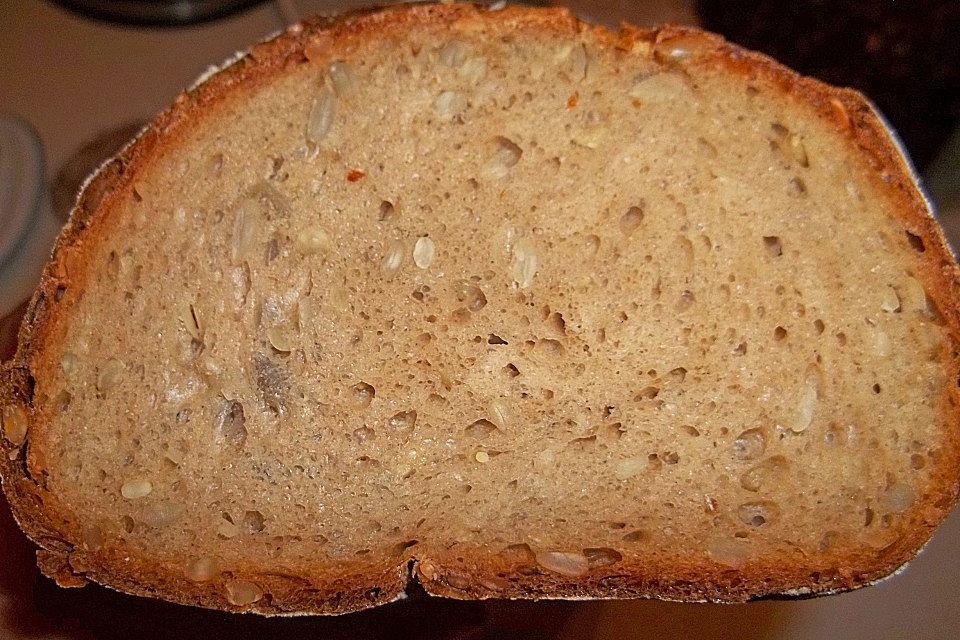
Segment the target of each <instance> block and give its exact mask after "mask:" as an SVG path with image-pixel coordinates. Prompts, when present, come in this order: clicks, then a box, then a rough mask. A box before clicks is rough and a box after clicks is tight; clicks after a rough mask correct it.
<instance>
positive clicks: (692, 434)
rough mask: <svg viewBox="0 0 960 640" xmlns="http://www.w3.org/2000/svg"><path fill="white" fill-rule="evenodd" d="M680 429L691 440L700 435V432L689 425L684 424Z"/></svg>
mask: <svg viewBox="0 0 960 640" xmlns="http://www.w3.org/2000/svg"><path fill="white" fill-rule="evenodd" d="M680 429H681V430H682V431H683V432H684V433H686V434H687V435H688V436H690V437H692V438H696V437H697V436H699V435H700V430H699V429H697V428H696V427H695V426H693V425H690V424H685V425H683V426H681V427H680Z"/></svg>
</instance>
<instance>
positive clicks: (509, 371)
mask: <svg viewBox="0 0 960 640" xmlns="http://www.w3.org/2000/svg"><path fill="white" fill-rule="evenodd" d="M503 372H504V373H505V374H506V375H507V377H509V378H516V377H517V376H519V375H520V370H519V369H517V367H516V365H514V364H513V363H512V362H508V363H507V364H506V366H504V367H503Z"/></svg>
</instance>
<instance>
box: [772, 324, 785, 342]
mask: <svg viewBox="0 0 960 640" xmlns="http://www.w3.org/2000/svg"><path fill="white" fill-rule="evenodd" d="M786 337H787V330H786V329H784V328H783V327H780V326H778V327H777V328H776V329H774V330H773V339H774V340H776V341H777V342H780V341H781V340H783V339H784V338H786Z"/></svg>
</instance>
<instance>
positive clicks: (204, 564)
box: [184, 557, 220, 582]
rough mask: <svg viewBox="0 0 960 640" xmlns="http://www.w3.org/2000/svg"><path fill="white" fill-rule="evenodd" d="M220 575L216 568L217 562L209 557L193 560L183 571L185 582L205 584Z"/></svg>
mask: <svg viewBox="0 0 960 640" xmlns="http://www.w3.org/2000/svg"><path fill="white" fill-rule="evenodd" d="M218 573H220V570H219V568H218V567H217V561H216V560H215V559H213V558H209V557H201V558H194V559H193V560H191V561H190V562H189V563H187V567H186V569H185V571H184V574H185V575H186V577H187V580H190V581H191V582H207V581H209V580H212V579H213V578H215V577H216V576H217V574H218Z"/></svg>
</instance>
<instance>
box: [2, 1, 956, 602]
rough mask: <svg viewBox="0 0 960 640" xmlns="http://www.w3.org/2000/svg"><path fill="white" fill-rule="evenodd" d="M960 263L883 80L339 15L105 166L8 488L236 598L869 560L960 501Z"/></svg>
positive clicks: (550, 23)
mask: <svg viewBox="0 0 960 640" xmlns="http://www.w3.org/2000/svg"><path fill="white" fill-rule="evenodd" d="M957 274H958V272H957V267H956V264H955V263H954V260H953V258H952V257H951V255H950V253H949V252H948V250H947V248H946V246H945V244H944V240H943V236H942V234H941V232H940V231H939V229H938V227H937V226H936V224H935V222H934V221H933V219H932V218H931V216H930V213H929V210H928V207H927V205H926V204H925V203H924V200H923V198H922V197H921V194H920V193H919V191H918V188H917V186H916V184H915V181H914V180H913V178H912V174H911V172H910V170H909V167H908V165H907V164H906V161H905V160H904V158H903V156H902V154H901V153H900V152H899V150H898V148H897V146H896V144H895V143H894V142H893V140H892V139H891V136H890V134H889V133H888V132H887V131H886V130H885V128H884V126H883V124H882V123H881V121H880V120H879V119H878V117H877V115H876V114H875V113H874V112H873V111H872V109H871V108H870V106H869V105H868V104H867V103H866V102H865V100H864V99H863V98H862V97H861V96H860V95H858V94H856V93H855V92H853V91H850V90H844V89H835V88H831V87H828V86H825V85H823V84H821V83H819V82H816V81H814V80H810V79H807V78H802V77H799V76H797V75H796V74H794V73H792V72H790V71H789V70H787V69H784V68H783V67H781V66H779V65H777V64H776V63H775V62H773V61H771V60H769V59H767V58H765V57H763V56H760V55H757V54H754V53H750V52H747V51H743V50H742V49H739V48H737V47H734V46H732V45H729V44H727V43H725V42H724V41H722V40H721V39H719V38H717V37H716V36H712V35H709V34H705V33H701V32H697V31H692V30H685V29H678V28H663V29H658V30H642V29H635V28H631V27H626V28H624V29H623V30H622V31H620V32H619V33H611V32H608V31H605V30H603V29H599V28H593V27H590V26H588V25H584V24H581V23H579V22H578V21H577V20H575V19H574V18H572V17H571V16H570V15H569V14H568V13H566V12H564V11H562V10H533V9H519V8H507V9H503V10H500V11H488V10H486V9H484V8H477V7H473V6H464V5H417V6H407V7H400V8H392V9H386V10H383V11H379V12H374V13H367V14H355V15H350V16H347V17H343V18H340V19H337V20H332V21H321V20H317V21H313V22H307V23H304V24H303V25H298V26H296V27H293V28H291V29H289V30H288V31H287V32H285V33H283V34H281V35H279V36H278V37H276V38H275V39H273V40H271V41H269V42H265V43H263V44H261V45H258V46H256V47H254V48H253V49H252V50H251V51H250V52H249V53H247V54H246V55H244V56H242V57H241V58H239V59H237V60H236V61H235V62H233V63H232V64H230V65H229V66H228V67H227V68H225V69H223V70H222V71H219V72H218V73H216V74H213V75H211V76H210V77H209V78H207V79H206V80H204V81H203V82H202V83H200V84H199V85H198V86H197V87H195V88H194V89H192V90H191V91H189V92H187V93H185V94H183V95H182V96H180V97H179V98H178V99H177V100H176V102H175V103H174V105H173V106H172V107H171V108H170V109H169V110H168V111H166V112H164V113H163V114H161V115H160V116H159V117H158V118H157V119H156V120H155V121H154V122H153V123H152V124H151V125H150V126H149V128H147V129H146V130H145V131H144V132H143V133H142V134H141V135H140V136H139V138H138V139H137V140H136V142H134V143H133V144H132V145H130V146H129V147H128V148H127V149H126V150H125V151H124V152H123V153H122V154H121V155H120V156H119V157H118V158H117V159H115V160H113V161H112V162H110V163H109V164H107V165H106V166H105V167H103V168H102V169H101V170H100V172H99V173H98V174H97V175H96V176H95V177H94V178H93V180H92V181H91V182H90V183H89V184H88V185H87V187H86V188H85V189H84V191H83V193H82V194H81V197H80V200H79V203H78V205H77V208H76V210H75V211H74V213H73V216H72V219H71V221H70V223H69V224H68V225H67V228H66V229H65V230H64V232H63V235H62V236H61V238H60V240H59V243H58V245H57V249H56V252H55V255H54V257H53V260H52V262H51V263H50V265H49V267H48V268H47V270H46V273H45V276H44V279H43V283H42V285H41V287H40V289H39V291H38V292H37V294H36V296H35V297H34V299H33V302H32V305H31V308H30V311H29V313H28V314H27V318H26V320H25V322H24V325H23V329H22V332H21V335H20V344H19V351H18V354H17V356H16V359H15V360H14V361H13V362H12V363H11V364H9V365H8V366H7V367H6V369H5V374H4V379H3V382H2V384H3V387H2V405H3V433H4V436H5V440H3V445H2V446H3V456H2V460H0V462H2V471H3V478H4V489H5V491H6V494H7V496H8V498H9V499H10V502H11V504H12V505H13V508H14V510H15V513H16V515H17V517H18V519H19V522H20V524H21V525H22V527H23V528H24V530H25V531H26V532H27V534H28V535H29V536H30V537H31V538H33V539H34V540H35V541H36V542H37V543H38V544H39V545H40V546H41V547H42V550H41V551H40V552H39V562H40V565H41V567H42V568H43V570H44V571H45V572H47V573H48V574H49V575H51V576H53V577H54V578H56V579H57V580H58V581H59V582H60V583H61V584H64V585H73V584H82V583H84V582H85V581H88V580H92V581H96V582H100V583H103V584H106V585H109V586H110V587H113V588H116V589H120V590H123V591H127V592H130V593H136V594H143V595H149V596H154V597H160V598H165V599H168V600H173V601H176V602H183V603H190V604H197V605H201V606H207V607H218V608H223V609H229V610H234V611H241V610H242V611H255V612H258V613H264V614H278V613H304V612H311V613H339V612H344V611H349V610H354V609H359V608H363V607H367V606H371V605H374V604H377V603H382V602H387V601H390V600H393V599H395V598H397V597H398V596H399V595H400V594H401V593H402V591H403V589H404V587H405V585H406V584H407V583H408V581H410V580H417V581H419V582H420V583H421V584H422V585H423V587H424V588H425V589H426V591H428V592H429V593H433V594H441V595H446V596H451V597H456V598H488V597H509V598H518V597H519V598H557V597H560V598H585V597H601V598H614V597H658V598H664V599H676V600H718V601H739V600H746V599H750V598H756V597H762V596H767V595H772V594H819V593H828V592H833V591H838V590H844V589H851V588H855V587H858V586H862V585H865V584H867V583H870V582H872V581H876V580H878V579H880V578H883V577H884V576H887V575H889V574H890V573H891V572H894V571H895V570H897V568H899V567H901V566H902V565H903V564H904V563H905V562H907V561H908V560H909V559H910V558H911V557H913V556H914V555H915V554H916V553H917V551H918V550H919V549H920V547H921V546H922V545H923V544H924V542H926V540H927V539H928V538H929V536H930V535H931V533H932V531H933V529H934V527H936V525H937V524H938V523H939V522H940V521H941V520H942V519H943V518H944V517H945V515H946V513H947V512H948V510H949V509H950V507H951V506H952V505H953V503H954V501H955V499H956V496H957V481H958V469H960V460H958V456H960V442H958V438H960V432H958V429H957V417H958V410H957V403H958V399H960V398H958V388H957V372H958V357H957V345H958V327H960V318H958V313H957V305H956V302H955V300H956V294H957V283H958V278H957Z"/></svg>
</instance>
